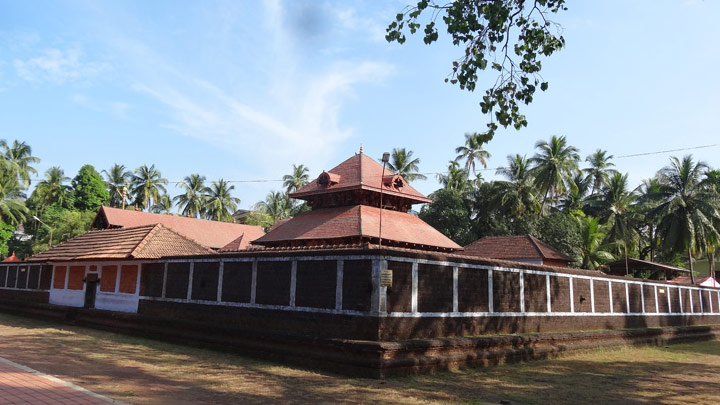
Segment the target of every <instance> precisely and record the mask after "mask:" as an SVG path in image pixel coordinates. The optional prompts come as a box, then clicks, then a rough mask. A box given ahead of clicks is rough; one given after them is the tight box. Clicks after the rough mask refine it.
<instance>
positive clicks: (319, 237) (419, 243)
mask: <svg viewBox="0 0 720 405" xmlns="http://www.w3.org/2000/svg"><path fill="white" fill-rule="evenodd" d="M290 197H292V198H297V199H301V200H305V201H307V203H308V205H309V206H310V207H311V210H310V211H307V212H305V213H302V214H300V215H298V216H296V217H295V218H292V219H290V220H288V221H286V222H284V223H282V224H280V225H278V226H276V227H274V228H273V229H271V230H270V231H269V232H268V233H267V234H266V235H264V236H262V237H260V238H259V239H257V240H255V241H254V242H252V244H253V245H260V246H265V247H278V248H279V247H283V248H291V247H317V246H335V245H357V244H361V243H373V244H381V245H385V246H393V247H403V248H412V249H420V250H430V251H438V252H447V253H451V252H455V251H458V250H462V247H461V246H460V245H458V244H457V243H455V242H453V241H452V240H450V239H449V238H447V237H446V236H445V235H443V234H442V233H440V232H438V231H437V230H436V229H435V228H433V227H431V226H430V225H428V224H427V223H425V222H424V221H423V220H421V219H420V218H418V217H417V216H415V215H412V214H410V213H409V211H410V209H411V207H412V206H413V205H414V204H420V203H429V202H430V201H431V200H430V199H429V198H427V197H425V196H424V195H422V194H421V193H420V192H418V191H417V190H415V189H414V188H412V187H411V186H410V185H409V184H408V183H407V181H405V179H404V178H403V177H402V176H399V175H397V174H395V173H393V172H392V171H391V170H389V169H387V168H383V166H382V165H381V164H379V163H378V162H376V161H375V160H374V159H372V158H370V157H369V156H367V155H365V154H364V153H362V152H360V153H358V154H356V155H355V156H352V157H350V158H349V159H347V160H345V161H344V162H342V163H340V164H339V165H337V166H336V167H334V168H332V169H330V170H328V171H323V172H322V173H321V174H320V175H319V176H318V177H317V179H315V180H313V181H312V182H311V183H310V184H308V185H306V186H305V187H303V188H301V189H299V190H298V191H296V192H294V193H292V194H290Z"/></svg>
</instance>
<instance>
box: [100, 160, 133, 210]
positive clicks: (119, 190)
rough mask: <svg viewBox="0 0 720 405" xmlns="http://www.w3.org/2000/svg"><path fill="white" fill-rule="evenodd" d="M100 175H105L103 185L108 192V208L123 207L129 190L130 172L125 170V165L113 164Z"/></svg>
mask: <svg viewBox="0 0 720 405" xmlns="http://www.w3.org/2000/svg"><path fill="white" fill-rule="evenodd" d="M102 173H103V174H104V175H105V183H106V184H107V189H108V191H109V192H110V202H109V204H110V206H111V207H122V206H124V205H125V199H126V198H127V192H128V189H129V188H130V181H131V179H132V172H131V171H129V170H126V167H125V165H119V164H117V163H115V164H113V165H112V166H111V167H110V170H103V171H102Z"/></svg>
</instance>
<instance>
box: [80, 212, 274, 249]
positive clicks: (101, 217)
mask: <svg viewBox="0 0 720 405" xmlns="http://www.w3.org/2000/svg"><path fill="white" fill-rule="evenodd" d="M103 221H104V222H106V223H107V227H109V228H118V227H122V228H127V227H136V226H143V225H154V224H163V225H165V226H167V227H168V228H171V229H173V230H175V231H176V232H178V233H180V234H182V235H185V236H186V237H188V238H190V239H192V240H194V241H196V242H197V243H199V244H201V245H203V246H205V247H208V248H211V249H221V248H223V247H224V246H226V245H227V244H229V243H231V242H233V241H234V240H236V239H238V238H239V237H241V236H242V237H243V240H245V244H244V246H243V247H246V246H247V243H248V242H249V241H253V240H255V239H257V238H259V237H261V236H262V235H264V234H265V232H263V230H262V227H260V226H255V225H244V224H233V223H230V222H220V221H209V220H206V219H197V218H188V217H180V216H176V215H162V214H153V213H150V212H142V211H132V210H123V209H119V208H112V207H105V206H103V207H101V208H100V210H99V211H98V213H97V216H96V217H95V220H94V221H93V228H103V227H104V226H100V225H99V224H100V223H102V222H103ZM243 235H244V236H243Z"/></svg>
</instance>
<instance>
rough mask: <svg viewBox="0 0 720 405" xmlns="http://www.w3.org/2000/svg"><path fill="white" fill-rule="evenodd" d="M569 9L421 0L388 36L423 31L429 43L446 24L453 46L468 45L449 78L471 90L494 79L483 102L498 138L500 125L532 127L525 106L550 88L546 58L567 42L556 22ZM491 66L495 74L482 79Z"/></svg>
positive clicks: (540, 1)
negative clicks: (544, 69)
mask: <svg viewBox="0 0 720 405" xmlns="http://www.w3.org/2000/svg"><path fill="white" fill-rule="evenodd" d="M564 10H566V7H565V0H536V1H532V2H531V1H525V0H454V1H451V2H448V3H436V2H435V1H432V0H420V1H418V2H417V4H415V5H410V6H407V7H405V8H404V9H403V10H402V11H401V12H399V13H398V14H397V15H396V16H395V21H393V22H391V23H390V24H389V25H388V27H387V30H386V32H387V35H386V36H385V39H386V40H387V41H388V42H398V43H400V44H403V43H405V41H406V39H407V38H406V34H408V33H409V34H415V33H417V32H418V31H419V30H420V29H422V33H423V41H424V42H425V44H432V43H433V42H436V41H438V40H439V39H440V33H439V26H441V27H442V29H443V30H444V31H446V32H447V34H448V40H450V41H451V42H452V43H453V45H455V46H459V47H461V48H464V49H463V50H462V51H461V52H460V55H459V57H458V58H457V59H455V60H453V61H452V62H451V63H452V68H451V69H452V70H451V73H450V74H449V75H448V77H447V78H446V79H445V81H446V82H450V83H452V84H457V85H458V86H459V87H460V89H463V90H467V91H471V92H472V91H474V90H475V88H476V86H477V85H478V84H481V85H482V83H492V84H491V85H490V86H489V87H488V88H486V89H485V94H484V95H483V96H482V101H480V108H481V110H482V112H483V114H488V115H489V116H490V122H488V124H487V134H488V135H489V136H490V137H492V136H493V135H494V134H495V132H496V131H497V129H498V126H499V125H501V126H503V127H504V128H507V127H508V126H512V127H514V128H515V129H520V128H522V127H525V126H527V119H526V118H525V115H524V114H522V113H521V111H520V107H521V105H522V104H530V103H531V102H532V101H533V97H534V95H535V92H536V91H537V89H538V88H539V89H540V90H542V91H545V90H547V88H548V82H546V81H543V79H542V77H541V76H540V72H541V70H542V61H541V59H542V58H543V57H548V56H550V55H552V54H554V53H555V52H557V51H559V50H560V49H562V48H563V47H564V46H565V39H564V38H563V36H562V35H560V31H561V30H560V27H559V25H558V24H556V23H554V22H552V21H551V20H550V17H551V15H553V14H557V13H559V12H561V11H564ZM443 39H444V38H443ZM488 67H489V68H490V69H491V70H494V71H495V72H496V74H495V75H494V76H495V77H494V78H487V79H485V78H481V77H480V74H481V73H482V71H484V70H486V69H487V68H488Z"/></svg>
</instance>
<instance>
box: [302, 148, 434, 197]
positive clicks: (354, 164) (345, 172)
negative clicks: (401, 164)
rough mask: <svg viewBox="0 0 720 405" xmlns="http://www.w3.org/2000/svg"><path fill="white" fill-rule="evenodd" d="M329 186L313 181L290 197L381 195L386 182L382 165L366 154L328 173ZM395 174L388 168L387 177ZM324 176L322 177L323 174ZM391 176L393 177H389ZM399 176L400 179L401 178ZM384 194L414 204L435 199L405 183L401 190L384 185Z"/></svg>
mask: <svg viewBox="0 0 720 405" xmlns="http://www.w3.org/2000/svg"><path fill="white" fill-rule="evenodd" d="M327 173H328V174H329V179H330V183H329V185H328V186H322V185H320V184H319V183H318V179H319V178H320V177H318V179H315V180H313V181H312V182H310V184H308V185H306V186H305V187H303V188H301V189H300V190H298V191H296V192H294V193H291V194H290V197H292V198H298V199H305V197H309V196H312V195H317V194H326V193H329V192H337V191H344V190H369V191H376V192H380V183H381V182H382V183H386V182H384V181H383V179H382V173H383V166H382V165H381V164H380V163H378V162H376V161H375V159H373V158H371V157H369V156H367V155H365V154H363V153H359V154H356V155H354V156H352V157H350V158H349V159H347V160H345V161H344V162H342V163H340V164H339V165H337V166H335V167H334V168H332V169H330V170H328V172H327ZM391 175H393V171H392V170H390V169H387V168H386V169H385V176H386V178H391V179H392V176H391ZM321 176H322V174H321ZM388 176H390V177H388ZM398 177H399V176H398ZM383 194H389V195H394V196H398V197H404V198H406V199H408V200H410V201H412V203H413V204H417V203H428V202H431V201H432V200H431V199H429V198H427V197H425V196H424V195H422V194H421V193H420V192H419V191H417V190H415V189H414V188H412V187H411V186H410V185H409V184H407V182H406V181H404V182H403V186H402V187H401V188H399V189H396V188H394V187H392V185H391V183H390V184H385V186H384V187H383Z"/></svg>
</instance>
